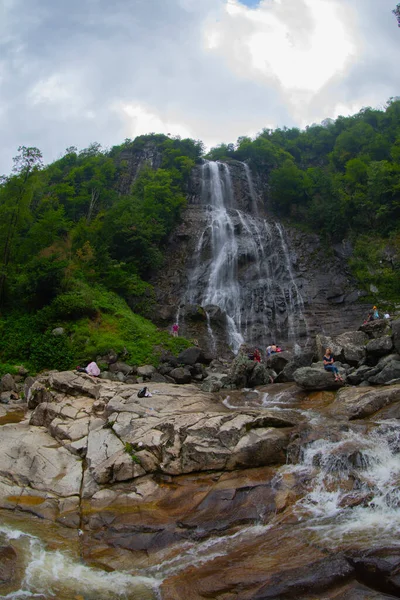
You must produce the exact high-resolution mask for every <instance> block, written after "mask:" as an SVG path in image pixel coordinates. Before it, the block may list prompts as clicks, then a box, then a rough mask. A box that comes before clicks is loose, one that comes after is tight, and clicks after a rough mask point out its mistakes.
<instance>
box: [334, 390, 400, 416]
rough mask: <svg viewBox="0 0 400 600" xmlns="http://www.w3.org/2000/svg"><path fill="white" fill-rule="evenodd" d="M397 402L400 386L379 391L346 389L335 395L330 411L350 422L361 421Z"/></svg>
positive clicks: (399, 397)
mask: <svg viewBox="0 0 400 600" xmlns="http://www.w3.org/2000/svg"><path fill="white" fill-rule="evenodd" d="M399 400H400V385H394V386H391V387H387V388H386V387H385V388H379V389H374V388H372V387H369V388H367V387H362V388H361V387H357V388H355V387H354V388H353V387H346V388H343V389H342V390H340V391H339V392H338V393H337V395H336V398H335V401H334V402H333V404H332V405H331V411H332V413H333V414H334V415H344V416H346V417H347V418H348V419H350V420H352V419H363V418H365V417H369V416H370V415H372V414H374V413H376V412H377V411H378V410H380V409H381V408H383V407H385V406H387V405H389V404H393V403H395V402H398V401H399Z"/></svg>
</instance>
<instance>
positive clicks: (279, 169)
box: [0, 100, 400, 371]
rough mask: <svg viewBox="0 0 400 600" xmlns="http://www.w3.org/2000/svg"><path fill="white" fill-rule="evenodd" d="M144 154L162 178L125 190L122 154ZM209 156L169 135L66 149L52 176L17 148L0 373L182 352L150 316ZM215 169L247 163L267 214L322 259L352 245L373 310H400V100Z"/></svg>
mask: <svg viewBox="0 0 400 600" xmlns="http://www.w3.org/2000/svg"><path fill="white" fill-rule="evenodd" d="M149 145H150V146H152V147H153V148H154V149H155V151H156V152H157V154H158V155H159V156H160V163H159V164H157V165H156V166H157V167H158V168H152V167H151V166H150V165H149V164H146V163H145V162H144V163H143V164H142V165H141V168H140V171H139V174H138V176H137V177H136V179H134V182H133V184H132V185H129V186H128V188H127V187H126V186H124V185H122V182H123V181H124V180H125V179H126V177H127V169H128V165H127V162H126V160H124V156H125V153H126V151H129V152H130V153H137V155H140V153H141V152H142V150H143V149H144V148H145V147H149ZM203 155H204V148H203V145H202V143H201V142H198V141H194V140H190V139H184V140H181V139H179V138H170V137H168V136H165V135H161V134H160V135H157V134H150V135H148V136H140V137H138V138H136V139H135V140H133V141H132V140H126V141H125V142H124V143H123V144H122V145H120V146H114V147H113V148H111V149H107V150H102V149H101V147H100V145H99V144H92V145H91V146H90V147H89V148H87V149H84V150H81V151H78V150H77V149H76V148H74V147H72V148H68V149H67V150H66V152H65V154H64V156H63V157H62V158H60V159H59V160H57V161H55V162H53V163H52V164H50V165H48V166H44V165H43V163H42V156H41V153H40V151H39V150H38V149H36V148H26V147H21V148H19V154H18V156H17V157H16V158H15V159H14V160H15V167H14V170H13V173H12V174H11V175H10V176H8V177H3V178H2V180H1V184H0V310H1V319H0V334H1V335H0V362H2V363H3V364H4V363H10V362H12V363H16V362H21V361H22V362H24V364H26V365H27V366H28V368H30V369H31V370H33V371H36V370H40V369H42V368H50V367H53V368H70V367H71V366H73V365H74V363H77V362H78V361H84V360H89V359H90V358H92V357H95V356H97V355H99V354H100V355H101V354H102V353H105V352H107V351H108V350H109V349H110V348H113V349H114V350H115V351H116V352H119V353H122V354H125V356H126V359H127V360H128V362H132V363H136V364H137V363H140V362H145V361H150V360H153V361H156V360H157V356H158V355H159V353H160V352H161V349H162V348H167V349H169V350H171V351H175V352H176V351H178V350H180V349H181V348H182V346H184V345H185V343H186V342H185V340H181V339H175V338H172V337H171V336H169V335H168V334H167V333H166V332H160V331H159V330H157V328H156V327H155V326H154V325H153V324H152V323H151V322H150V321H149V320H147V318H146V317H148V316H149V315H150V314H151V305H152V298H153V288H152V286H151V284H150V280H151V276H152V274H154V273H155V272H157V270H158V269H160V268H162V265H163V255H164V249H165V247H166V244H167V242H168V239H169V236H170V234H171V232H172V231H173V230H174V228H175V227H176V225H177V224H178V223H179V221H180V218H181V214H182V210H183V209H184V207H185V204H186V193H187V189H188V183H189V179H190V173H191V170H192V168H193V166H194V165H195V164H196V162H199V161H200V160H201V158H202V156H203ZM207 158H210V159H213V160H227V161H229V160H240V161H246V162H247V163H248V164H249V166H250V168H251V170H252V172H253V174H254V176H255V177H257V178H258V180H259V181H261V182H262V184H263V185H262V187H263V190H264V194H265V198H264V201H265V205H266V208H267V210H268V211H270V212H273V213H274V214H275V215H276V216H277V217H278V218H280V219H282V220H285V221H287V222H290V223H292V224H296V226H299V227H302V228H304V229H306V230H307V231H310V232H316V233H318V234H320V235H322V236H323V237H324V238H325V239H326V242H327V252H326V256H325V258H324V259H325V260H326V259H327V258H329V253H330V252H331V250H330V244H332V243H334V242H337V241H341V240H343V239H348V240H350V241H351V243H352V244H353V247H354V253H353V257H352V259H351V265H352V268H353V272H354V274H355V276H356V277H357V278H358V279H359V281H360V285H362V286H364V288H365V289H366V290H367V291H368V292H370V291H371V285H372V286H377V288H378V289H379V298H378V297H373V299H374V300H379V299H381V300H386V301H388V302H393V303H394V302H396V300H398V298H399V292H400V284H399V253H400V227H399V216H400V101H398V100H391V101H389V102H388V105H387V107H386V108H385V110H374V109H371V108H366V109H363V110H362V111H360V113H358V114H357V115H354V116H351V117H339V118H338V119H336V121H332V120H326V121H325V122H323V124H322V125H313V126H310V127H307V128H306V129H305V130H304V131H301V130H299V129H296V128H292V129H286V128H284V129H276V130H269V129H268V130H267V129H265V130H263V131H262V132H261V133H260V134H259V135H258V136H256V137H255V138H254V139H250V138H248V137H241V138H239V139H238V141H237V143H236V144H222V145H220V146H218V147H217V148H213V149H212V150H211V151H210V152H209V154H208V155H207ZM153 167H154V165H153ZM372 289H373V288H372ZM55 327H63V328H64V330H65V332H66V333H67V335H60V336H54V335H53V334H52V333H51V332H52V330H53V329H54V328H55ZM6 366H8V365H6ZM4 368H6V367H4Z"/></svg>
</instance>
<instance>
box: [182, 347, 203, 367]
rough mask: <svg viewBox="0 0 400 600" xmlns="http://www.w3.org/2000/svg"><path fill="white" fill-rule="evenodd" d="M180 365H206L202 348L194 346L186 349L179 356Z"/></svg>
mask: <svg viewBox="0 0 400 600" xmlns="http://www.w3.org/2000/svg"><path fill="white" fill-rule="evenodd" d="M178 363H180V364H182V365H194V364H196V363H204V355H203V351H202V350H201V348H198V347H197V346H192V347H191V348H186V350H183V351H182V352H181V353H180V354H178Z"/></svg>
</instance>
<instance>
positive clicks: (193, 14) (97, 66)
mask: <svg viewBox="0 0 400 600" xmlns="http://www.w3.org/2000/svg"><path fill="white" fill-rule="evenodd" d="M264 1H265V0H264ZM336 1H337V2H338V4H339V6H340V3H343V10H344V7H345V6H348V5H349V4H350V5H351V6H353V7H354V8H355V9H357V6H359V2H358V1H357V0H346V2H345V0H336ZM303 2H304V0H286V2H285V1H283V2H282V3H281V4H280V5H276V6H275V8H274V10H276V11H280V17H281V18H282V19H284V20H285V23H287V25H288V26H289V29H290V31H291V35H293V36H297V38H296V42H297V41H298V40H301V41H302V43H304V44H306V43H307V32H309V31H312V28H313V27H314V24H313V22H312V16H311V14H310V13H309V11H307V10H306V8H305V4H303ZM224 3H225V0H168V1H166V0H114V2H109V1H107V0H70V1H69V2H68V3H67V2H56V1H54V0H13V2H11V1H10V0H9V2H8V4H9V5H10V7H11V8H10V9H9V10H7V11H5V8H4V6H3V14H2V17H3V18H2V25H0V32H1V34H2V35H1V41H0V126H1V128H2V132H3V136H2V144H1V147H0V173H1V172H4V171H8V170H9V169H10V166H11V157H12V156H13V154H15V151H16V148H17V146H18V145H20V144H25V145H35V146H38V147H39V148H41V149H42V150H43V152H44V155H45V159H46V160H47V161H49V160H53V159H54V158H56V157H57V156H59V155H60V153H62V151H63V150H64V148H66V147H67V146H69V145H77V146H79V147H84V146H87V145H88V144H89V143H90V142H91V141H94V140H97V141H99V142H101V143H102V144H103V145H106V146H107V145H111V144H113V143H119V142H121V141H122V140H123V139H124V138H125V137H127V136H129V135H130V131H129V128H128V127H127V122H126V117H124V115H123V114H121V113H118V111H117V110H116V108H115V107H116V106H117V105H118V104H121V103H132V104H135V103H139V104H141V105H143V106H144V107H147V108H148V110H149V111H150V112H153V113H155V114H157V115H159V116H160V118H161V119H163V120H164V121H168V122H172V123H179V124H182V125H184V126H185V127H186V128H187V129H188V130H190V131H191V132H192V135H193V137H195V138H201V139H206V140H215V141H234V140H235V139H236V138H237V137H238V136H239V135H243V134H246V133H247V132H248V131H254V132H256V131H259V130H261V129H262V128H263V127H264V126H268V125H270V124H271V123H273V124H274V125H275V126H278V125H279V126H283V125H287V126H291V125H295V124H296V123H297V121H298V118H299V116H298V113H297V112H296V111H294V110H293V105H292V103H291V101H290V99H289V98H288V97H287V96H285V94H284V92H283V91H282V88H280V86H279V84H277V83H276V82H274V81H273V80H271V81H270V82H269V83H268V82H265V81H264V82H261V81H255V80H251V78H250V74H248V73H245V74H243V73H239V72H235V70H234V69H232V68H230V67H228V65H227V62H226V60H225V59H224V57H223V56H221V55H217V54H215V53H212V52H209V51H207V50H205V49H204V48H203V45H202V34H203V26H204V19H205V18H207V19H208V20H210V21H211V23H212V22H218V19H221V18H223V13H222V12H221V11H223V7H224ZM386 3H387V4H388V8H387V14H386V13H385V10H386V8H384V9H382V8H381V7H382V5H384V4H386ZM378 4H379V7H378V6H377V5H378ZM391 4H392V2H391V0H380V1H379V3H377V2H376V1H375V0H363V12H362V13H360V14H359V16H358V20H356V22H354V23H353V24H352V26H353V27H354V28H355V31H358V34H357V35H359V36H361V37H364V39H365V40H366V42H367V43H366V44H365V48H364V55H363V56H362V57H360V59H359V61H358V62H357V63H356V64H355V65H354V66H353V67H352V68H350V69H349V70H348V72H346V73H343V74H342V76H341V78H336V79H335V80H332V81H331V82H329V83H328V84H327V85H326V86H325V88H323V89H322V90H321V91H320V93H319V94H318V95H316V96H315V97H314V98H309V101H308V103H305V104H304V106H302V115H303V116H304V115H306V116H307V118H309V120H310V122H312V121H314V120H316V118H315V115H318V118H323V117H324V116H329V115H330V114H332V111H333V110H334V106H335V103H338V102H344V103H345V102H349V101H353V100H355V99H356V98H359V97H361V96H363V97H367V96H368V91H369V89H370V88H374V87H375V88H377V87H378V88H379V89H382V93H383V94H386V93H387V94H389V95H392V94H393V95H394V94H395V87H396V85H397V87H398V73H397V69H394V63H395V58H396V51H395V49H397V53H398V44H399V43H400V35H399V31H398V28H397V27H396V22H395V19H394V17H393V15H391V12H390V10H391V8H392V7H391ZM301 7H303V9H302V10H300V8H301ZM346 10H347V9H346ZM383 13H385V15H384V14H383ZM355 14H356V15H358V13H355ZM346 15H347V12H346ZM346 18H347V17H346ZM348 18H350V17H348ZM389 23H390V25H389ZM235 27H236V29H235V30H234V32H232V31H231V33H230V35H231V36H236V37H237V36H240V35H241V32H242V30H241V27H243V23H242V24H241V23H240V22H239V21H238V22H237V23H236V25H235ZM372 39H373V42H372ZM226 43H227V44H228V46H227V47H228V49H230V51H231V52H232V53H234V51H235V37H231V38H230V39H228V40H227V42H226ZM396 46H397V48H396ZM373 48H375V51H374V50H373ZM46 82H47V84H46ZM46 85H47V88H46ZM51 86H53V87H51ZM392 89H393V92H390V90H392ZM51 93H53V94H55V97H54V98H53V99H51V97H50V96H51ZM382 99H383V100H385V99H386V96H385V97H384V98H382ZM297 124H298V123H297Z"/></svg>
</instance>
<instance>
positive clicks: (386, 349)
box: [366, 335, 393, 356]
mask: <svg viewBox="0 0 400 600" xmlns="http://www.w3.org/2000/svg"><path fill="white" fill-rule="evenodd" d="M392 350H393V341H392V338H391V336H389V335H384V336H381V337H378V338H375V339H373V340H371V341H370V342H368V344H367V345H366V351H367V354H368V355H372V356H384V355H385V354H389V353H390V352H391V351H392Z"/></svg>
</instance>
